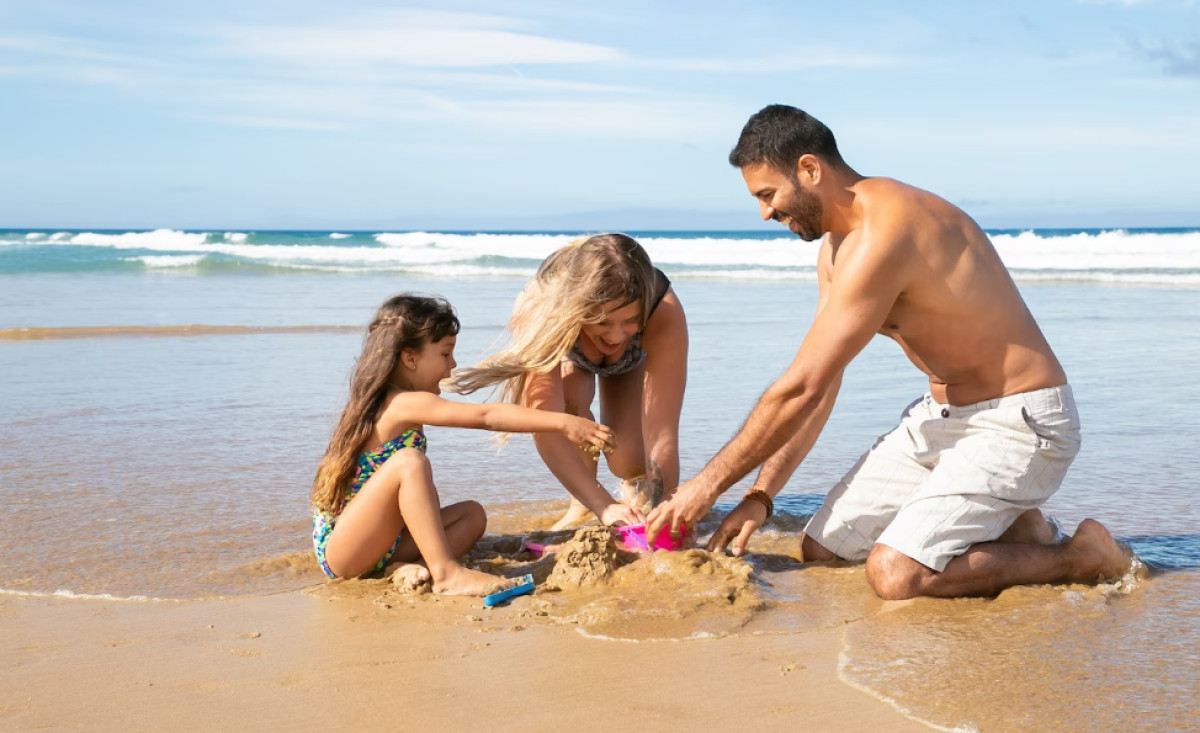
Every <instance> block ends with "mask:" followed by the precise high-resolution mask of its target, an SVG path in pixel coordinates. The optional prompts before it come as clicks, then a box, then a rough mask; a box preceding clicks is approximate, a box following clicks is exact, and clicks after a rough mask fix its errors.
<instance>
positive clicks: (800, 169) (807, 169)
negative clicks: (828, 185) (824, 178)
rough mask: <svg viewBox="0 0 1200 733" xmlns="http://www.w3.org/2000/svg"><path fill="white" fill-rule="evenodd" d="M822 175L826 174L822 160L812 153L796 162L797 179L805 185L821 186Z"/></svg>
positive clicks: (806, 154)
mask: <svg viewBox="0 0 1200 733" xmlns="http://www.w3.org/2000/svg"><path fill="white" fill-rule="evenodd" d="M822 173H824V170H823V167H822V165H821V159H820V158H818V157H817V156H815V155H813V154H812V153H805V154H804V155H801V156H800V159H799V160H797V161H796V178H798V179H799V180H800V182H801V183H803V184H805V185H808V186H817V185H819V184H820V183H821V174H822Z"/></svg>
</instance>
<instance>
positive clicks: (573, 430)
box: [562, 413, 613, 460]
mask: <svg viewBox="0 0 1200 733" xmlns="http://www.w3.org/2000/svg"><path fill="white" fill-rule="evenodd" d="M562 433H563V435H565V436H567V440H569V441H571V442H572V443H574V444H575V445H578V446H579V447H580V448H582V449H583V450H586V451H589V452H590V453H591V454H592V456H593V457H594V458H595V459H596V460H600V451H604V452H605V453H609V452H611V451H612V450H613V442H612V440H613V435H612V429H611V428H609V427H608V426H607V425H600V424H599V423H595V422H592V421H591V420H588V419H587V418H584V417H576V416H575V415H568V414H566V413H563V428H562Z"/></svg>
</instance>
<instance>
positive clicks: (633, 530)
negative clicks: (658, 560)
mask: <svg viewBox="0 0 1200 733" xmlns="http://www.w3.org/2000/svg"><path fill="white" fill-rule="evenodd" d="M613 531H614V532H616V533H617V537H619V538H620V539H621V544H623V545H625V549H627V550H633V551H634V552H646V551H648V550H649V549H650V547H649V545H647V544H646V525H644V524H627V525H625V526H624V527H613ZM685 534H687V527H685V526H684V525H682V524H681V525H679V537H672V536H671V532H670V528H669V527H663V529H662V531H661V532H659V533H658V537H657V538H656V539H655V540H654V549H656V550H681V549H683V535H685Z"/></svg>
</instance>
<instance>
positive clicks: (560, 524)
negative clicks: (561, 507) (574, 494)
mask: <svg viewBox="0 0 1200 733" xmlns="http://www.w3.org/2000/svg"><path fill="white" fill-rule="evenodd" d="M591 516H592V510H590V509H588V508H587V507H585V506H584V505H583V504H581V503H580V502H578V501H576V500H575V499H571V506H570V508H569V509H567V513H566V514H564V515H562V518H561V519H559V520H558V521H557V522H555V523H554V526H553V527H551V528H550V529H551V530H552V531H555V532H557V531H558V530H562V529H573V528H575V527H578V526H579V525H581V524H583V523H584V522H586V521H587V520H588V519H589V518H590V517H591Z"/></svg>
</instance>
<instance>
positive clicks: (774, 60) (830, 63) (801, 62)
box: [634, 49, 921, 74]
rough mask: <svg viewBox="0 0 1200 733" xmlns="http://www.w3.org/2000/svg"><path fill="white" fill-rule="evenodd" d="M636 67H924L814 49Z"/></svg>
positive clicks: (728, 70)
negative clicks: (743, 57) (802, 51)
mask: <svg viewBox="0 0 1200 733" xmlns="http://www.w3.org/2000/svg"><path fill="white" fill-rule="evenodd" d="M634 63H637V64H638V65H645V66H651V67H654V68H657V69H666V70H674V71H696V72H707V73H725V74H762V73H766V72H768V71H770V72H779V71H802V70H804V69H880V68H888V67H895V66H911V65H913V64H917V63H921V61H920V60H918V59H915V58H911V57H905V56H896V55H890V54H875V53H855V52H846V51H835V50H832V49H825V50H822V49H811V50H808V51H806V52H804V53H788V54H775V55H771V56H760V57H757V58H749V59H660V60H645V61H642V60H639V61H636V62H634Z"/></svg>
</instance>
